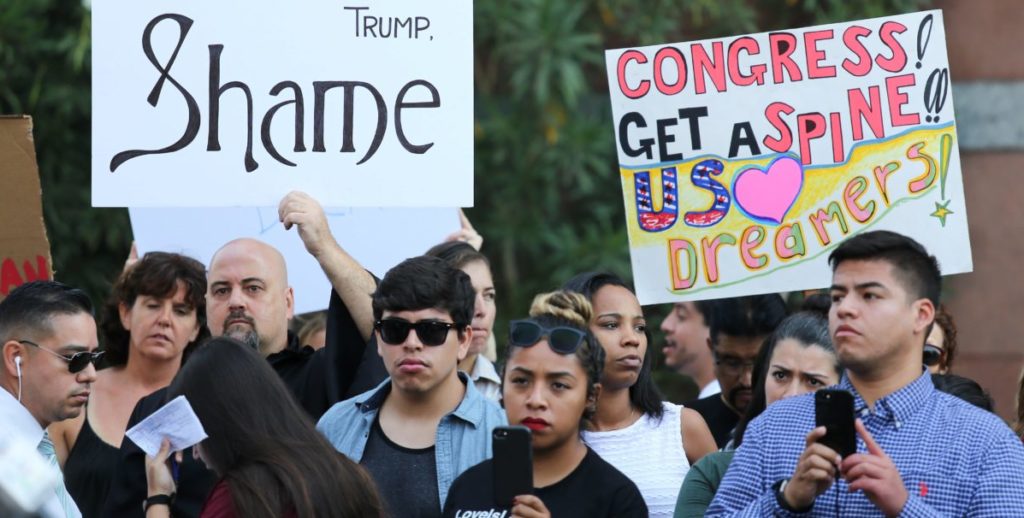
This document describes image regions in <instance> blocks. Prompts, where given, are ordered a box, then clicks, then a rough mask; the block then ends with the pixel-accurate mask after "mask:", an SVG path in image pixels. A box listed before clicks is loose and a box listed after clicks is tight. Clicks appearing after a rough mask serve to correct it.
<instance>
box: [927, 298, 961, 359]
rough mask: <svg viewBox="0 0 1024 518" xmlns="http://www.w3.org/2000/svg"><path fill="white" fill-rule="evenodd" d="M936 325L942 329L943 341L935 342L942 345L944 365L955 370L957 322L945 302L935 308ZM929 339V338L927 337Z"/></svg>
mask: <svg viewBox="0 0 1024 518" xmlns="http://www.w3.org/2000/svg"><path fill="white" fill-rule="evenodd" d="M935 325H937V326H939V329H941V330H942V337H943V338H942V343H941V344H933V345H937V346H940V347H942V366H943V367H945V368H946V370H947V371H949V370H953V357H954V356H956V346H957V341H956V322H954V321H953V315H952V314H950V312H949V309H948V308H946V305H945V304H939V307H938V308H937V309H936V310H935ZM926 339H927V338H926Z"/></svg>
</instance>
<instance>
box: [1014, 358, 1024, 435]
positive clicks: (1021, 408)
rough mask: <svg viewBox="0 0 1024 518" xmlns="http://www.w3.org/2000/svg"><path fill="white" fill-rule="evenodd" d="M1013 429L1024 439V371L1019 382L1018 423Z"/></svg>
mask: <svg viewBox="0 0 1024 518" xmlns="http://www.w3.org/2000/svg"><path fill="white" fill-rule="evenodd" d="M1013 430H1014V431H1015V432H1017V436H1019V437H1020V438H1021V440H1024V372H1022V373H1021V377H1020V380H1019V381H1018V383H1017V423H1016V425H1015V426H1014V427H1013Z"/></svg>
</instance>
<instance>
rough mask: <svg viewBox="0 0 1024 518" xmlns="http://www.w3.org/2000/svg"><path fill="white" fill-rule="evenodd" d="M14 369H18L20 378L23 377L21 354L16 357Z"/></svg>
mask: <svg viewBox="0 0 1024 518" xmlns="http://www.w3.org/2000/svg"><path fill="white" fill-rule="evenodd" d="M14 369H15V370H16V371H18V379H19V380H20V379H21V356H20V355H19V356H15V357H14Z"/></svg>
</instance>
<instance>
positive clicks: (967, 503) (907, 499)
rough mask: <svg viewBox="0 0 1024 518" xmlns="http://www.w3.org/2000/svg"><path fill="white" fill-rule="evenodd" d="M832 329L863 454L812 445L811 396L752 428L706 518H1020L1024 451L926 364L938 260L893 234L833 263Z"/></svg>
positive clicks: (852, 246) (844, 252)
mask: <svg viewBox="0 0 1024 518" xmlns="http://www.w3.org/2000/svg"><path fill="white" fill-rule="evenodd" d="M829 263H830V264H831V265H832V271H833V274H832V287H831V294H832V308H831V310H830V312H829V329H830V331H831V334H832V339H833V342H834V345H835V348H836V351H837V353H838V355H839V359H840V361H841V362H842V363H843V365H844V367H845V369H846V371H845V375H844V376H843V379H842V381H841V382H840V384H839V388H841V389H845V390H847V391H849V392H850V393H852V394H853V396H854V409H855V411H856V413H857V416H858V417H859V418H858V419H857V421H856V426H855V428H856V432H857V435H858V436H859V439H858V441H857V453H854V454H852V455H849V456H847V457H846V458H840V456H839V454H837V453H836V452H835V451H834V450H832V449H830V448H828V447H826V446H825V445H823V444H820V443H818V442H817V441H818V440H819V439H820V438H822V437H823V436H824V434H825V429H824V427H819V428H815V426H814V423H815V421H814V397H813V395H811V394H807V395H804V396H797V397H793V398H789V399H785V400H782V401H779V402H777V403H775V404H773V405H771V406H770V407H769V408H768V409H767V410H766V411H765V412H764V413H763V414H761V416H760V417H758V418H757V419H755V420H754V421H753V422H752V423H751V424H750V426H749V427H748V428H747V431H746V434H745V435H744V440H743V445H742V446H741V447H740V448H739V450H738V451H737V452H736V457H735V459H734V460H733V462H732V464H731V466H730V468H729V471H728V472H727V473H726V476H725V479H724V480H723V481H722V485H721V487H720V488H719V490H718V494H717V496H716V497H715V500H714V501H713V502H712V504H711V507H710V508H709V509H708V513H707V515H708V516H880V515H884V516H979V517H980V516H992V517H996V516H998V517H1008V516H1024V446H1022V445H1021V442H1020V440H1019V439H1018V438H1017V437H1016V436H1015V435H1014V434H1013V432H1012V431H1011V430H1010V429H1009V427H1007V426H1006V424H1005V423H1003V422H1002V421H1000V420H999V418H997V417H996V416H995V415H992V414H990V413H988V412H985V411H983V410H981V409H978V408H976V407H974V406H972V405H970V404H968V403H966V402H964V401H961V400H959V399H957V398H955V397H953V396H950V395H948V394H944V393H942V392H939V391H937V390H935V387H934V386H933V385H932V382H931V378H930V376H929V374H928V371H927V370H926V369H925V368H924V367H923V366H922V355H923V348H924V340H925V337H926V336H927V335H928V332H929V330H930V328H931V325H932V321H933V318H934V315H935V308H936V307H937V306H938V303H939V294H940V287H941V280H940V276H939V267H938V264H937V262H936V261H935V258H934V257H932V256H930V255H928V252H927V251H926V250H925V249H924V248H923V247H922V246H921V245H920V244H918V243H917V242H916V241H914V240H912V239H910V238H907V237H905V236H901V235H899V234H895V233H892V232H886V231H876V232H868V233H864V234H860V235H858V236H855V237H853V238H850V239H849V240H847V241H845V242H844V243H842V244H841V245H839V247H837V248H836V250H835V251H833V252H832V255H831V256H830V257H829Z"/></svg>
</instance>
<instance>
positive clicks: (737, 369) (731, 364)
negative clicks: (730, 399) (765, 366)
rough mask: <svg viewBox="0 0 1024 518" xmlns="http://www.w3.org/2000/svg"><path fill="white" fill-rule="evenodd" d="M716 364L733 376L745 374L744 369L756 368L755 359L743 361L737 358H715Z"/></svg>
mask: <svg viewBox="0 0 1024 518" xmlns="http://www.w3.org/2000/svg"><path fill="white" fill-rule="evenodd" d="M715 365H717V366H718V367H719V368H720V369H722V372H723V373H725V374H729V375H731V376H736V375H739V374H743V371H745V370H747V369H750V370H754V361H753V360H748V361H743V360H740V359H737V358H717V357H716V358H715Z"/></svg>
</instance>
